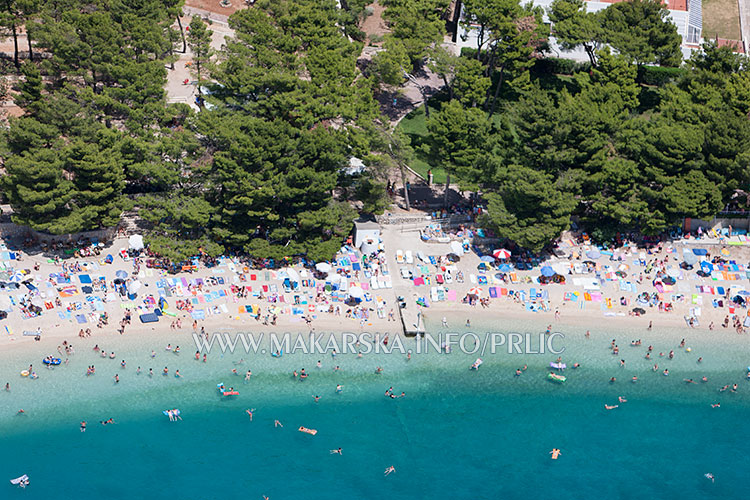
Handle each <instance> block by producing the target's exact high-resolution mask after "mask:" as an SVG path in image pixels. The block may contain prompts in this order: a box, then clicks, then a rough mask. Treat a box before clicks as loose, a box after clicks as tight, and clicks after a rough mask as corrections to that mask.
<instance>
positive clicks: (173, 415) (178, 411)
mask: <svg viewBox="0 0 750 500" xmlns="http://www.w3.org/2000/svg"><path fill="white" fill-rule="evenodd" d="M170 411H171V412H172V417H179V416H180V410H178V409H177V408H175V409H174V410H163V411H162V413H163V414H164V415H166V416H167V417H168V416H169V412H170Z"/></svg>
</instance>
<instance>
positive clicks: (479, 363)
mask: <svg viewBox="0 0 750 500" xmlns="http://www.w3.org/2000/svg"><path fill="white" fill-rule="evenodd" d="M482 363H484V361H482V358H477V360H476V361H474V363H472V365H471V368H470V370H478V369H479V367H480V366H482Z"/></svg>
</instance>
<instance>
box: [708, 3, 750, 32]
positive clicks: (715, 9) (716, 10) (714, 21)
mask: <svg viewBox="0 0 750 500" xmlns="http://www.w3.org/2000/svg"><path fill="white" fill-rule="evenodd" d="M702 4H703V38H705V39H706V40H709V39H714V38H716V37H717V36H718V37H719V38H726V39H728V40H740V39H741V35H740V9H739V6H738V5H737V0H703V2H702Z"/></svg>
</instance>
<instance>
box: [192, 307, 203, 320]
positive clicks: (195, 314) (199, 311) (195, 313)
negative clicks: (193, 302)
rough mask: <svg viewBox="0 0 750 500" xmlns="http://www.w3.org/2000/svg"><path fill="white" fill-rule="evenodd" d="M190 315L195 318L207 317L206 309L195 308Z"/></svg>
mask: <svg viewBox="0 0 750 500" xmlns="http://www.w3.org/2000/svg"><path fill="white" fill-rule="evenodd" d="M190 316H191V317H192V318H193V319H195V320H198V319H206V311H204V310H203V309H195V310H193V312H191V313H190Z"/></svg>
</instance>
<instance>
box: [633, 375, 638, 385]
mask: <svg viewBox="0 0 750 500" xmlns="http://www.w3.org/2000/svg"><path fill="white" fill-rule="evenodd" d="M631 382H633V383H634V384H635V383H636V382H638V377H636V376H635V375H633V378H632V379H631Z"/></svg>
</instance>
